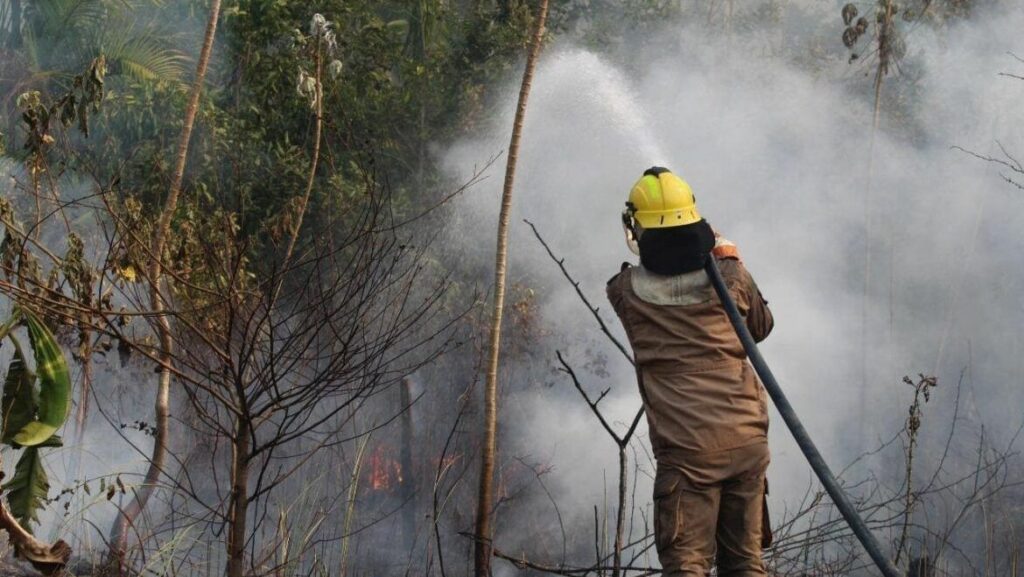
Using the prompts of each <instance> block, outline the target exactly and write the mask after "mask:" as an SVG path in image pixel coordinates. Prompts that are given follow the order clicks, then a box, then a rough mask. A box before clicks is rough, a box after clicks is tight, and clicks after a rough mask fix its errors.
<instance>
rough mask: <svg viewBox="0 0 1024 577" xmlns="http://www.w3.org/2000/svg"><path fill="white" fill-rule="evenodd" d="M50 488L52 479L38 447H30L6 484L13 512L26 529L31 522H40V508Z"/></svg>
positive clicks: (5, 488) (5, 487) (19, 460)
mask: <svg viewBox="0 0 1024 577" xmlns="http://www.w3.org/2000/svg"><path fill="white" fill-rule="evenodd" d="M49 490H50V481H49V479H47V477H46V469H44V468H43V461H42V456H41V455H40V454H39V448H38V447H28V448H26V449H25V450H24V451H23V452H22V453H21V457H20V458H19V459H18V464H17V465H16V466H15V468H14V477H12V478H11V480H10V481H8V482H7V483H6V484H5V485H4V491H6V492H7V503H8V505H10V508H11V514H12V515H14V517H15V518H16V519H17V520H18V522H19V523H20V524H21V526H22V527H25V528H26V529H27V528H28V527H29V526H30V524H31V523H39V513H38V511H39V509H41V508H42V507H43V506H44V505H45V504H46V500H47V497H48V492H49Z"/></svg>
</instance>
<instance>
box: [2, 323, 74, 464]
mask: <svg viewBox="0 0 1024 577" xmlns="http://www.w3.org/2000/svg"><path fill="white" fill-rule="evenodd" d="M22 314H24V315H25V323H26V324H27V325H28V336H29V339H30V340H31V341H32V352H33V354H34V356H35V360H36V373H37V374H38V375H39V408H38V415H39V418H38V420H36V421H32V422H30V423H28V424H27V425H25V426H24V427H22V428H21V430H20V431H19V432H18V434H17V435H15V436H14V442H15V443H18V444H19V445H21V446H23V447H31V446H34V445H38V444H40V443H43V442H45V441H47V440H48V439H50V437H52V436H53V434H54V433H56V432H57V429H59V428H60V427H61V426H62V425H63V424H64V421H65V420H66V419H67V418H68V411H70V409H71V376H70V374H69V372H68V363H67V361H66V360H65V359H64V353H63V352H62V351H61V350H60V347H59V346H58V345H57V341H56V339H54V338H53V333H51V332H50V330H49V329H48V328H46V325H44V324H43V323H42V321H40V320H39V318H38V317H36V316H35V315H34V314H32V313H31V312H29V311H27V310H23V311H22Z"/></svg>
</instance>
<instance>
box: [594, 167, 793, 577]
mask: <svg viewBox="0 0 1024 577" xmlns="http://www.w3.org/2000/svg"><path fill="white" fill-rule="evenodd" d="M622 216H623V225H624V227H625V230H626V242H627V244H628V245H629V247H630V249H631V250H633V252H635V253H636V254H638V255H639V256H640V265H639V266H629V265H628V264H624V265H623V267H622V271H621V272H620V273H619V274H618V275H616V276H615V277H613V278H612V279H611V280H610V281H608V289H607V290H608V298H609V300H610V301H611V303H612V306H613V307H614V308H615V312H616V314H617V315H618V317H619V319H620V320H621V321H622V325H623V327H624V328H625V330H626V335H627V336H628V338H629V343H630V345H631V346H632V348H633V355H634V358H635V360H636V366H637V376H638V382H639V385H640V395H641V397H642V398H643V403H644V409H645V411H646V413H647V423H648V425H649V429H650V438H651V445H652V448H653V450H654V455H655V458H656V460H657V473H656V475H655V480H654V538H655V545H656V548H657V551H658V557H659V560H660V561H661V565H662V568H663V571H664V572H663V575H665V576H666V577H682V576H686V577H706V576H707V575H709V574H710V571H711V567H712V565H717V567H718V575H719V576H720V577H752V576H760V575H766V573H765V567H764V562H763V561H762V559H761V553H762V550H763V548H764V547H766V546H768V545H769V544H770V539H771V535H770V527H769V525H768V518H767V504H766V503H767V502H766V500H765V495H766V492H767V481H766V479H765V472H766V470H767V467H768V461H769V453H768V408H767V399H766V393H765V391H764V388H763V387H762V386H761V383H760V381H759V380H758V378H757V376H756V375H755V373H754V371H753V369H752V368H751V367H750V365H749V363H747V360H746V354H745V353H744V351H743V346H742V345H741V344H740V341H739V339H738V337H737V336H736V334H735V332H734V331H733V328H732V326H731V325H730V324H729V319H728V317H727V316H726V313H725V310H724V309H723V307H722V305H721V303H720V301H719V299H718V297H717V295H716V294H715V291H714V289H713V287H712V286H711V283H710V280H709V278H708V276H707V274H706V273H705V271H704V264H705V259H707V258H716V259H718V260H717V261H716V262H717V263H718V267H719V269H720V270H721V273H722V276H723V277H724V279H725V282H726V284H727V286H728V288H729V292H730V294H731V295H732V297H733V299H734V300H735V301H736V304H737V306H738V307H739V310H740V312H741V313H742V314H743V316H744V318H745V320H746V324H747V326H748V327H749V328H750V332H751V334H752V335H753V337H754V339H755V340H757V341H761V340H763V339H764V338H765V337H767V336H768V333H769V332H771V330H772V326H773V320H772V314H771V312H770V311H769V310H768V303H767V302H766V301H765V300H764V298H762V296H761V293H760V292H759V291H758V288H757V285H755V284H754V279H753V278H751V276H750V274H749V273H748V272H747V270H746V268H745V267H744V266H743V263H742V262H741V261H740V258H739V254H738V252H737V250H736V246H735V245H734V244H733V243H731V242H729V241H727V240H725V239H724V238H721V237H719V236H718V235H716V233H715V232H714V231H713V230H712V228H711V226H710V225H709V224H708V223H707V221H705V220H704V219H702V218H701V217H700V215H699V214H698V213H697V207H696V202H695V199H694V196H693V192H692V191H691V190H690V187H689V185H687V184H686V182H684V181H683V180H682V179H681V178H679V177H678V176H676V175H675V174H673V173H672V172H670V171H669V170H667V169H665V168H661V167H653V168H651V169H648V170H647V171H645V172H644V175H643V178H641V179H640V180H639V181H638V182H637V183H636V185H635V186H634V187H633V189H632V191H631V192H630V194H629V201H628V202H627V203H626V210H625V211H624V212H623V215H622Z"/></svg>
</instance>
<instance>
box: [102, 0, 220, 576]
mask: <svg viewBox="0 0 1024 577" xmlns="http://www.w3.org/2000/svg"><path fill="white" fill-rule="evenodd" d="M219 15H220V0H212V2H211V5H210V17H209V19H208V20H207V23H206V34H205V36H204V38H203V47H202V49H201V50H200V52H199V62H198V63H197V64H196V77H195V80H194V81H193V82H192V90H191V93H190V94H189V101H188V105H187V106H186V108H185V119H184V124H183V125H182V128H181V137H180V138H179V140H178V151H177V156H176V158H175V166H174V172H173V173H172V175H171V186H170V190H169V191H168V194H167V199H166V200H165V201H164V207H163V210H162V212H161V213H160V220H159V222H158V224H157V230H156V234H155V235H154V237H153V247H152V254H151V255H150V256H151V258H152V261H151V262H150V265H149V271H148V273H149V274H148V276H149V287H150V288H149V298H150V306H151V307H152V309H153V313H154V317H155V319H156V322H157V332H158V337H159V341H160V363H161V369H160V380H159V385H158V387H157V395H156V406H155V409H154V413H155V415H154V419H155V423H154V427H155V431H156V433H155V435H154V439H153V454H152V456H151V457H150V459H149V470H147V471H146V476H145V478H144V479H143V482H142V485H141V486H140V487H139V488H138V490H137V491H136V492H135V498H134V499H133V500H132V501H131V503H129V504H128V506H127V507H126V508H125V509H124V510H123V511H122V512H121V514H120V515H119V516H118V517H117V519H116V520H115V521H114V526H113V527H112V528H111V531H110V562H111V563H112V564H116V567H117V571H118V573H120V572H122V571H123V568H124V555H125V550H126V545H127V540H128V527H129V526H130V525H132V524H133V523H134V521H135V519H136V518H137V517H138V516H139V514H140V513H141V512H142V511H143V509H145V507H146V503H148V502H149V497H150V495H152V493H153V489H154V488H155V487H156V484H157V481H158V480H159V479H160V475H161V473H162V472H163V468H164V463H165V461H166V455H167V427H168V424H169V422H170V399H171V363H172V360H173V339H172V336H171V323H170V319H168V317H167V314H166V302H165V299H164V296H163V294H162V291H161V288H162V285H163V282H162V281H163V253H164V247H165V246H166V244H167V236H168V234H169V233H170V228H171V220H172V219H173V218H174V213H175V212H176V211H177V209H178V197H179V196H180V195H181V184H182V181H183V180H184V177H185V162H186V160H187V158H188V148H189V141H190V140H191V138H192V127H193V126H194V124H195V119H196V113H197V112H198V110H199V97H200V95H201V93H202V90H203V82H204V80H205V79H206V70H207V68H208V66H209V64H210V53H211V52H212V51H213V39H214V37H215V36H216V33H217V19H218V17H219Z"/></svg>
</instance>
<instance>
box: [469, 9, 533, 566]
mask: <svg viewBox="0 0 1024 577" xmlns="http://www.w3.org/2000/svg"><path fill="white" fill-rule="evenodd" d="M547 16H548V0H541V3H540V9H539V11H538V15H537V25H536V28H535V30H534V33H533V40H532V42H531V44H530V51H529V53H528V55H527V57H526V69H525V70H524V71H523V83H522V86H521V87H520V89H519V104H518V106H517V107H516V116H515V121H514V123H513V125H512V139H511V141H510V142H509V148H508V162H507V164H506V166H505V186H504V189H503V191H502V195H501V213H500V215H499V217H498V242H497V251H496V255H495V261H494V310H493V313H492V318H491V338H490V346H489V350H488V367H487V382H486V385H485V388H484V442H483V454H482V456H481V459H480V488H479V493H478V495H477V497H478V500H477V507H476V532H475V536H476V543H475V548H474V566H475V574H476V577H489V576H490V574H491V549H492V543H491V536H492V532H493V529H492V526H491V525H492V523H491V522H492V519H491V507H492V506H493V501H494V465H495V460H496V457H495V454H496V452H497V436H498V355H499V352H500V350H501V318H502V312H503V308H504V304H505V273H506V262H507V258H508V221H509V217H510V214H511V212H512V184H513V180H514V178H515V172H516V161H517V160H518V159H519V140H520V136H521V135H522V132H523V120H524V118H525V117H526V100H527V98H528V97H529V95H530V84H531V83H532V82H533V71H534V68H536V66H537V57H538V55H539V54H540V49H541V44H542V41H543V39H544V24H545V22H546V21H547Z"/></svg>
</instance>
